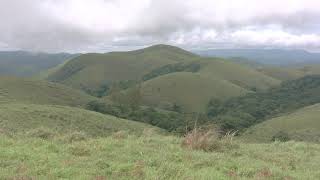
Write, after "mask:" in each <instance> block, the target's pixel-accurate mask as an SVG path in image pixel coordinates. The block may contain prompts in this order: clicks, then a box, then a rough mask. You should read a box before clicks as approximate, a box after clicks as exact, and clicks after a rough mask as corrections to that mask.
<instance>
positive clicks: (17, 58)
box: [0, 51, 77, 77]
mask: <svg viewBox="0 0 320 180" xmlns="http://www.w3.org/2000/svg"><path fill="white" fill-rule="evenodd" d="M76 56H77V54H68V53H59V54H48V53H33V52H25V51H0V75H11V76H20V77H26V76H33V75H36V74H38V73H39V72H41V71H46V70H48V69H50V68H52V67H55V66H57V65H58V64H61V63H63V62H64V61H66V60H68V59H72V58H74V57H76Z"/></svg>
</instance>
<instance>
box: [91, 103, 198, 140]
mask: <svg viewBox="0 0 320 180" xmlns="http://www.w3.org/2000/svg"><path fill="white" fill-rule="evenodd" d="M86 109H88V110H91V111H96V112H100V113H103V114H110V115H113V116H116V117H120V118H124V119H130V120H133V121H138V122H143V123H147V124H151V125H153V126H157V127H160V128H162V129H165V130H167V131H170V132H174V133H178V134H180V135H181V134H182V133H185V132H186V131H188V130H190V129H191V128H192V127H193V126H194V124H195V117H196V114H188V115H186V114H182V113H179V112H173V111H165V110H162V109H156V108H152V107H135V108H132V106H129V105H126V104H114V103H105V102H102V101H91V102H89V103H88V104H87V106H86ZM200 122H202V121H200Z"/></svg>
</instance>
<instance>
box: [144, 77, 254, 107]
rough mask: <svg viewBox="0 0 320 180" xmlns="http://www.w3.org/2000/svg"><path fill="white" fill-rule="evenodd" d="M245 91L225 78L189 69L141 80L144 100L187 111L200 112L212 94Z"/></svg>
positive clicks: (221, 97)
mask: <svg viewBox="0 0 320 180" xmlns="http://www.w3.org/2000/svg"><path fill="white" fill-rule="evenodd" d="M247 92H248V91H247V90H246V89H244V88H241V87H239V86H237V85H235V84H232V83H230V82H229V81H226V80H223V79H219V78H214V77H210V76H205V75H202V74H201V73H191V72H178V73H171V74H167V75H163V76H160V77H157V78H154V79H151V80H149V81H146V82H144V83H143V84H142V96H143V102H144V103H145V104H147V105H151V106H159V107H161V108H164V109H170V108H171V107H173V106H174V105H178V106H180V107H182V108H183V109H184V110H186V111H188V112H190V111H192V112H203V111H204V110H205V108H206V106H207V104H208V102H209V101H210V99H212V98H218V99H221V100H224V99H226V98H229V97H234V96H240V95H244V94H245V93H247Z"/></svg>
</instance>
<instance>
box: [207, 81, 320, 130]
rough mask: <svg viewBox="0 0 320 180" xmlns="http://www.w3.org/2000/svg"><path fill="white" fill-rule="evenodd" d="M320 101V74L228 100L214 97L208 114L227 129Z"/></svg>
mask: <svg viewBox="0 0 320 180" xmlns="http://www.w3.org/2000/svg"><path fill="white" fill-rule="evenodd" d="M319 102H320V76H319V75H312V76H306V77H304V78H301V79H298V80H292V81H288V82H284V83H283V84H282V85H281V86H279V87H276V88H273V89H270V90H268V91H265V92H256V93H251V94H248V95H246V96H243V97H237V98H232V99H230V100H228V101H226V102H219V101H217V100H212V101H211V102H210V103H209V105H208V111H207V114H208V116H209V117H210V118H212V121H213V122H215V123H218V124H220V125H221V127H222V128H223V129H225V130H229V129H240V130H241V129H244V128H247V127H249V126H252V125H254V124H257V123H259V122H261V121H264V120H265V119H268V118H270V117H273V116H276V115H278V114H280V113H287V112H291V111H293V110H296V109H298V108H301V107H304V106H308V105H312V104H315V103H319Z"/></svg>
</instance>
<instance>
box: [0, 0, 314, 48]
mask: <svg viewBox="0 0 320 180" xmlns="http://www.w3.org/2000/svg"><path fill="white" fill-rule="evenodd" d="M0 5H1V6H0V20H1V22H2V23H1V24H0V32H1V33H0V41H2V42H4V43H5V44H7V45H8V46H9V47H11V48H20V49H25V50H38V51H96V50H102V51H103V50H111V49H113V48H120V49H121V48H124V49H125V48H130V47H133V46H141V45H149V44H152V43H172V44H176V45H181V46H186V47H210V46H216V47H219V46H222V47H225V46H228V45H231V46H233V47H234V46H238V47H242V46H262V47H265V46H275V47H289V48H290V47H294V48H304V49H308V48H310V49H315V48H319V46H320V40H319V36H320V32H319V31H320V30H319V28H320V1H318V0H281V1H279V0H130V1H128V0H90V1H89V0H0ZM319 49H320V48H319Z"/></svg>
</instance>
